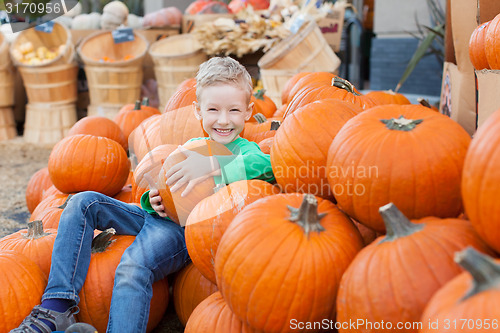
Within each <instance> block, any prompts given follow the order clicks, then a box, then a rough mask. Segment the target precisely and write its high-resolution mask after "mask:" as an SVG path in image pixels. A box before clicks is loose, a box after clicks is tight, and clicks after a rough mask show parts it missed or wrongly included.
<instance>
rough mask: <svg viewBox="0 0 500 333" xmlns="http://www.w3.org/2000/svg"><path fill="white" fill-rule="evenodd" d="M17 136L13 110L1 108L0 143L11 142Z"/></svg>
mask: <svg viewBox="0 0 500 333" xmlns="http://www.w3.org/2000/svg"><path fill="white" fill-rule="evenodd" d="M16 136H17V130H16V122H15V120H14V112H13V111H12V108H10V107H0V141H2V140H10V139H13V138H15V137H16Z"/></svg>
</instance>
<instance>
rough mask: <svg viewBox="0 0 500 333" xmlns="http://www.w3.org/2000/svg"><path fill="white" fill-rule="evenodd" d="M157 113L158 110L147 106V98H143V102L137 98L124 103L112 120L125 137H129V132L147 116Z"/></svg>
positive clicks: (158, 112)
mask: <svg viewBox="0 0 500 333" xmlns="http://www.w3.org/2000/svg"><path fill="white" fill-rule="evenodd" d="M157 114H158V115H159V114H160V110H158V109H157V108H153V107H151V106H149V102H148V99H147V98H145V99H144V102H143V104H141V102H140V101H139V100H138V101H136V102H135V104H126V105H124V106H123V107H122V108H121V109H120V111H119V112H118V113H117V114H116V115H115V117H114V118H113V121H114V122H115V123H117V124H118V126H120V129H121V130H122V132H123V134H124V135H125V138H127V140H128V138H129V136H130V133H132V131H133V130H134V129H135V128H136V127H137V126H139V124H140V123H141V122H143V121H144V120H146V119H147V118H149V117H151V116H154V115H157Z"/></svg>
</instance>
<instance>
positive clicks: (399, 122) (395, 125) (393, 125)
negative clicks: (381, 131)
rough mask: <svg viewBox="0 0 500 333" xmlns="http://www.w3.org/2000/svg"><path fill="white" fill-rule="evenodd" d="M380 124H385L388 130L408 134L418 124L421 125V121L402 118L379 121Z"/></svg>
mask: <svg viewBox="0 0 500 333" xmlns="http://www.w3.org/2000/svg"><path fill="white" fill-rule="evenodd" d="M380 121H381V122H382V123H384V124H385V127H387V128H388V129H390V130H396V131H404V132H409V131H411V130H413V129H414V128H415V127H417V125H418V124H420V123H422V122H423V121H424V120H423V119H406V118H405V117H404V116H400V117H399V118H397V119H396V118H392V119H380Z"/></svg>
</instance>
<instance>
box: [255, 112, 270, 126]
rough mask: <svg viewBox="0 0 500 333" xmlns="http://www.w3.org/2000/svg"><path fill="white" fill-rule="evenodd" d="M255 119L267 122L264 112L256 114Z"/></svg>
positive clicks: (260, 122)
mask: <svg viewBox="0 0 500 333" xmlns="http://www.w3.org/2000/svg"><path fill="white" fill-rule="evenodd" d="M253 119H255V120H257V122H258V123H259V124H262V123H265V122H266V121H267V118H266V116H264V115H263V114H262V113H256V114H254V115H253Z"/></svg>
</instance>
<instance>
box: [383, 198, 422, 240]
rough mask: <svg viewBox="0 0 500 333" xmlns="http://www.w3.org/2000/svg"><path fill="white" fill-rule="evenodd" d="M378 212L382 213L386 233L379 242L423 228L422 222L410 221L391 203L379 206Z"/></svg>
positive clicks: (407, 234) (394, 238)
mask: <svg viewBox="0 0 500 333" xmlns="http://www.w3.org/2000/svg"><path fill="white" fill-rule="evenodd" d="M379 213H380V215H382V219H383V220H384V223H385V230H386V235H385V237H384V239H382V241H380V243H383V242H392V241H395V240H396V239H398V238H401V237H406V236H409V235H411V234H413V233H415V232H418V231H420V230H422V229H423V228H424V225H423V224H416V223H412V222H411V221H410V220H409V219H408V218H407V217H406V216H404V214H403V213H401V211H400V210H399V209H398V207H396V206H395V205H394V204H393V203H390V204H387V205H385V206H382V207H380V209H379Z"/></svg>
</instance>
